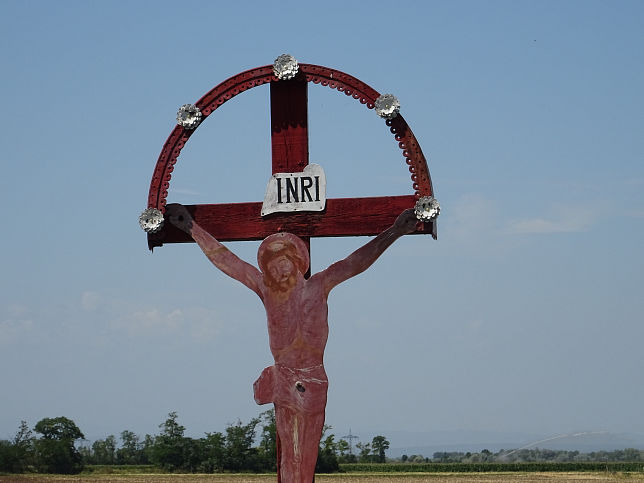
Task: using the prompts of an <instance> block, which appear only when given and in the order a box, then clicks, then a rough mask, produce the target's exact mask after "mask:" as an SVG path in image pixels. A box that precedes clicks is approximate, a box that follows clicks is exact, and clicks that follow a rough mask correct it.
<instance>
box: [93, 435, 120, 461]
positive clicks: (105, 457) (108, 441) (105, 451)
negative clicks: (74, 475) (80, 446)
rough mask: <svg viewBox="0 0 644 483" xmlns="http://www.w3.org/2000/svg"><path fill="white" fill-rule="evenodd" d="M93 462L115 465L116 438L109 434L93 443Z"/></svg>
mask: <svg viewBox="0 0 644 483" xmlns="http://www.w3.org/2000/svg"><path fill="white" fill-rule="evenodd" d="M92 456H93V458H92V459H93V462H94V463H95V464H98V465H113V464H114V463H115V462H116V438H115V437H114V436H113V435H109V436H108V437H107V438H105V439H98V440H96V441H94V443H93V444H92Z"/></svg>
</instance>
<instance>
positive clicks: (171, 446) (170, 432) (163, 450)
mask: <svg viewBox="0 0 644 483" xmlns="http://www.w3.org/2000/svg"><path fill="white" fill-rule="evenodd" d="M177 417H178V416H177V413H176V412H175V411H173V412H171V413H168V418H167V419H166V420H165V422H163V423H161V424H159V428H161V429H162V431H161V434H160V435H159V436H157V437H156V438H155V439H154V445H153V446H152V451H151V460H152V462H153V463H154V464H156V465H158V466H160V467H161V468H163V469H165V470H168V471H174V470H178V469H179V468H181V467H182V466H183V462H184V454H183V453H184V446H185V438H184V436H183V433H184V431H185V429H186V428H185V427H183V426H181V425H180V424H179V423H178V422H177Z"/></svg>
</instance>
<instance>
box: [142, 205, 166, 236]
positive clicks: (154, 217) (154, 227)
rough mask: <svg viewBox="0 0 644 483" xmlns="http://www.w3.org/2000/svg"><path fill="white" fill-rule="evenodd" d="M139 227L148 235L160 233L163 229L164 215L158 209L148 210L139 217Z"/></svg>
mask: <svg viewBox="0 0 644 483" xmlns="http://www.w3.org/2000/svg"><path fill="white" fill-rule="evenodd" d="M139 225H140V226H141V228H142V229H143V231H145V232H146V233H158V232H159V231H161V228H162V227H163V213H161V210H158V209H157V208H147V209H145V210H143V213H141V216H139Z"/></svg>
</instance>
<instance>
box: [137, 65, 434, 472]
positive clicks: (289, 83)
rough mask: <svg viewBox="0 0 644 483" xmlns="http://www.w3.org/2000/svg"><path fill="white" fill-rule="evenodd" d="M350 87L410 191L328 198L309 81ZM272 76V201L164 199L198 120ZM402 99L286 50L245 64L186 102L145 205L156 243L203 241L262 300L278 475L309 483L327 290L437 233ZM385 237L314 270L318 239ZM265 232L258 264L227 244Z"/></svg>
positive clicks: (320, 410) (144, 219) (261, 387)
mask: <svg viewBox="0 0 644 483" xmlns="http://www.w3.org/2000/svg"><path fill="white" fill-rule="evenodd" d="M309 82H313V83H315V84H321V85H323V86H329V87H331V88H334V89H337V90H338V91H340V92H344V94H346V95H347V96H351V97H353V98H355V99H357V100H359V101H360V102H361V103H362V104H366V105H367V107H368V108H375V109H376V112H377V113H378V115H380V116H381V117H383V118H385V119H386V123H387V125H388V126H389V127H390V131H391V132H392V133H393V134H394V136H395V140H396V141H398V144H399V146H400V148H401V149H402V150H403V155H404V157H405V160H406V163H407V164H408V166H409V171H410V172H411V174H412V176H411V177H412V182H413V188H414V190H415V193H414V194H411V195H402V196H387V197H371V198H343V199H328V200H327V199H326V198H325V194H324V186H325V180H324V177H323V172H321V171H319V169H321V168H320V167H318V166H317V165H309V152H308V114H307V88H308V83H309ZM265 83H270V96H271V103H270V105H271V146H272V172H273V176H272V178H271V180H270V181H269V185H268V188H267V192H266V196H265V199H264V203H261V202H250V203H232V204H210V205H191V206H183V205H177V204H170V205H166V197H167V194H168V188H169V182H170V177H171V173H172V170H173V169H174V165H175V163H176V161H177V159H178V156H179V153H180V151H181V148H182V147H183V146H184V145H185V143H186V142H187V140H188V139H189V137H190V136H191V135H192V134H193V133H194V131H195V129H196V128H197V127H198V126H199V124H200V123H201V122H202V121H203V119H205V117H207V116H208V115H210V114H211V113H212V112H213V111H214V110H216V109H217V107H219V106H220V105H221V104H222V103H223V102H225V101H227V100H229V99H231V98H232V97H233V96H235V95H237V94H239V93H241V92H243V91H245V90H247V89H248V88H251V87H255V86H257V85H262V84H265ZM399 107H400V105H399V103H398V100H397V99H396V98H395V97H394V96H392V95H390V94H385V95H379V94H378V93H377V92H376V91H375V90H373V89H372V88H370V87H369V86H367V85H366V84H364V83H363V82H361V81H359V80H358V79H356V78H355V77H352V76H350V75H348V74H345V73H343V72H340V71H337V70H334V69H330V68H327V67H322V66H315V65H310V64H298V63H297V61H296V60H295V59H294V58H293V57H292V56H290V55H282V56H280V57H278V58H277V59H276V61H275V63H274V64H273V65H272V66H264V67H260V68H257V69H253V70H250V71H246V72H242V73H241V74H238V75H237V76H233V77H231V78H230V79H228V80H227V81H224V82H223V83H221V84H219V85H218V86H216V87H215V88H213V89H212V90H211V91H210V92H208V93H207V94H205V95H204V96H203V97H202V98H201V99H200V100H199V101H198V102H197V103H196V104H194V105H193V104H188V105H184V106H182V107H181V108H180V110H179V113H178V115H177V121H178V125H177V127H176V128H175V129H174V130H173V131H172V133H171V134H170V136H169V138H168V140H167V141H166V144H165V145H164V147H163V149H162V152H161V155H160V156H159V160H158V161H157V165H156V168H155V172H154V175H153V177H152V182H151V185H150V193H149V197H148V209H147V210H145V211H144V212H143V214H142V215H141V217H140V223H141V226H142V228H144V229H145V230H146V231H147V232H148V246H149V247H150V249H152V248H154V247H157V246H162V245H163V244H165V243H182V242H191V241H194V242H196V243H197V244H198V245H199V246H200V248H201V249H202V250H203V252H204V253H205V254H206V256H207V257H208V258H209V260H210V261H211V262H212V263H213V264H214V265H215V266H216V267H217V268H219V269H220V270H222V271H223V272H224V273H226V274H227V275H229V276H231V277H232V278H235V279H236V280H238V281H240V282H241V283H243V284H244V285H246V286H247V287H248V288H250V289H251V290H253V291H254V292H255V293H256V294H257V295H258V296H259V298H260V299H261V301H262V303H263V304H264V307H265V308H266V313H267V319H268V329H269V343H270V348H271V352H272V354H273V357H274V359H275V365H273V366H270V367H267V368H266V369H264V371H263V372H262V374H261V375H260V377H259V378H258V379H257V381H256V382H255V384H254V393H255V400H256V402H257V403H258V404H266V403H273V404H274V405H275V414H276V426H277V447H278V454H277V460H278V465H277V481H278V483H279V482H283V483H291V482H294V483H309V482H311V481H312V480H313V478H314V472H315V462H316V459H317V449H318V443H319V440H320V436H321V433H322V427H323V425H324V408H325V406H326V393H327V386H328V381H327V378H326V373H325V372H324V366H323V354H324V347H325V345H326V340H327V336H328V323H327V312H328V309H327V305H326V303H327V297H328V294H329V292H330V291H331V290H332V288H333V287H335V286H337V285H338V284H339V283H341V282H343V281H344V280H347V279H348V278H350V277H353V276H355V275H357V274H359V273H361V272H362V271H364V270H366V269H367V268H368V267H369V266H371V264H372V263H373V262H374V261H375V260H376V259H377V258H378V257H379V256H380V255H381V254H382V253H383V252H384V251H385V250H386V249H387V247H389V246H390V245H391V244H392V243H393V242H394V241H395V240H396V239H397V238H399V237H400V236H402V235H405V234H414V233H415V234H422V233H428V234H432V235H433V236H434V238H435V237H436V220H435V218H436V216H437V215H438V212H439V206H438V203H437V202H436V201H435V199H434V198H433V190H432V185H431V179H430V177H429V171H428V169H427V163H426V160H425V158H424V156H423V154H422V151H421V150H420V146H419V145H418V142H417V141H416V138H415V136H414V135H413V133H412V132H411V129H409V126H407V123H406V122H405V121H404V119H403V118H402V116H401V115H400V113H399ZM360 235H377V236H376V237H375V238H374V239H372V240H371V241H369V242H368V243H367V244H365V245H364V246H363V247H361V248H359V249H358V250H356V251H355V252H354V253H352V254H351V255H349V256H348V257H347V258H345V259H344V260H341V261H339V262H336V263H334V264H333V265H331V266H330V267H329V268H327V269H326V270H323V271H321V272H318V273H316V274H313V275H311V273H310V238H311V237H321V236H360ZM237 240H263V242H262V244H261V245H260V247H259V250H258V265H259V268H256V267H254V266H253V265H251V264H249V263H246V262H244V261H243V260H241V259H239V258H238V257H237V256H236V255H234V254H233V253H232V252H231V251H229V250H228V248H227V247H225V246H224V245H222V244H221V242H222V241H237Z"/></svg>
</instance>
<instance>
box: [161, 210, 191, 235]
mask: <svg viewBox="0 0 644 483" xmlns="http://www.w3.org/2000/svg"><path fill="white" fill-rule="evenodd" d="M165 217H166V218H167V219H168V221H170V223H172V224H173V225H174V226H176V227H177V228H179V229H180V230H183V231H185V232H186V233H190V230H191V228H192V216H191V215H190V213H189V212H188V210H187V209H186V207H185V206H183V205H181V204H179V203H171V204H169V205H168V206H166V209H165Z"/></svg>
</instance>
